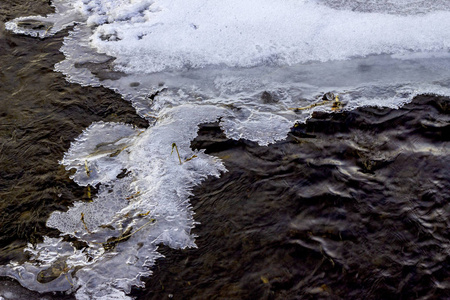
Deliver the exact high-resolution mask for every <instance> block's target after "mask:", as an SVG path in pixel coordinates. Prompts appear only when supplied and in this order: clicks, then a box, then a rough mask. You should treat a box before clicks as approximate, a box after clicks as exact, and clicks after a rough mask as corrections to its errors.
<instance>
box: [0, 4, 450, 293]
mask: <svg viewBox="0 0 450 300" xmlns="http://www.w3.org/2000/svg"><path fill="white" fill-rule="evenodd" d="M54 5H55V7H56V12H55V13H54V14H51V15H49V16H48V17H27V18H19V19H16V20H13V21H11V22H8V23H7V24H6V27H7V28H8V29H10V30H13V31H15V32H17V33H23V34H29V35H32V36H39V37H45V36H48V35H51V34H54V33H55V32H57V31H58V30H61V29H62V28H64V27H67V26H68V25H71V24H74V22H76V25H75V26H74V27H73V29H72V30H71V31H70V32H69V35H68V36H67V37H66V38H65V40H64V45H63V47H62V49H61V51H62V52H63V53H64V55H65V60H63V61H61V62H60V63H58V64H57V65H56V66H55V69H56V70H57V71H60V72H62V73H64V74H65V75H66V78H67V80H69V81H71V82H77V83H79V84H82V85H92V86H100V85H103V86H105V87H108V88H110V89H112V90H114V91H116V92H118V93H120V94H121V95H122V96H123V97H124V98H125V99H127V100H129V101H131V103H132V104H133V106H134V107H135V108H136V111H137V112H138V113H139V114H140V115H141V116H143V117H145V118H146V119H147V120H148V121H149V123H150V124H151V126H150V127H149V128H148V129H146V130H139V129H135V128H133V127H131V126H129V125H125V124H116V123H104V122H99V123H94V124H92V125H91V126H90V127H89V128H87V129H86V130H85V131H84V132H83V133H82V134H81V135H80V136H79V137H78V138H77V139H76V140H75V141H74V142H73V143H72V145H71V148H70V149H69V151H68V152H67V153H66V155H65V156H64V158H63V159H62V161H61V163H62V164H63V165H64V166H65V167H66V168H67V169H68V170H72V172H73V177H72V178H73V180H74V181H76V182H77V183H78V184H80V185H82V186H87V185H98V187H99V190H98V194H97V196H96V197H95V198H94V199H92V201H91V202H81V201H80V202H77V203H75V204H74V205H73V206H72V207H69V208H68V210H67V211H66V212H60V211H57V212H54V213H53V214H52V215H51V216H50V218H49V220H48V222H47V226H49V227H52V228H56V229H58V230H59V231H60V232H61V236H62V237H64V238H65V237H69V236H70V237H72V238H75V239H77V240H78V241H79V242H82V244H81V245H85V246H82V248H81V249H80V248H75V247H74V245H72V244H71V243H70V242H68V241H66V240H63V239H51V238H47V237H46V238H45V239H44V242H43V243H41V244H38V245H34V246H32V245H29V247H28V248H27V249H26V251H28V252H29V253H30V254H31V256H32V259H31V260H30V261H29V262H26V263H23V264H19V263H16V262H11V263H10V264H9V265H7V266H2V267H0V275H6V276H11V277H14V278H16V279H17V280H18V281H19V282H21V284H22V285H24V286H25V287H27V288H29V289H33V290H37V291H41V292H42V291H69V292H71V291H76V297H77V298H78V299H127V296H126V294H127V293H128V292H129V291H130V288H131V286H133V285H136V286H141V285H142V282H141V280H140V277H141V276H148V275H150V274H151V270H150V267H151V266H152V265H153V264H154V261H155V260H156V259H157V258H159V257H161V255H160V254H158V252H157V247H158V245H159V244H161V243H162V244H165V245H168V246H170V247H173V248H185V247H195V243H194V236H192V234H191V228H192V227H193V226H194V224H195V222H194V219H193V212H192V210H191V207H190V204H189V201H188V199H189V195H190V193H191V190H192V187H193V186H195V185H197V184H199V183H200V182H201V181H202V180H203V179H204V178H206V177H207V176H219V175H220V172H223V171H225V168H224V166H223V165H222V163H221V162H220V161H219V160H217V159H215V158H214V157H211V156H208V155H206V154H204V153H203V152H201V151H200V152H198V151H192V150H191V149H190V141H191V140H192V139H193V138H195V136H196V132H197V126H198V124H200V123H204V122H213V121H217V120H220V126H221V128H222V129H223V130H224V132H225V134H226V135H227V136H228V137H229V138H232V139H240V138H243V139H248V140H252V141H255V142H258V143H259V144H261V145H267V144H270V143H274V142H276V141H277V140H281V139H283V138H285V137H286V135H287V133H288V131H289V128H290V127H291V126H292V125H293V124H294V123H295V122H304V121H305V120H307V118H309V117H310V115H311V114H312V112H314V111H327V112H330V105H325V106H316V107H314V108H311V109H306V110H295V108H299V107H305V106H308V105H310V104H312V103H315V102H319V101H321V98H322V95H323V94H324V93H326V92H330V91H331V92H334V93H336V94H339V96H340V98H341V100H343V101H345V103H346V106H345V108H344V109H347V110H350V109H354V108H357V107H360V106H366V105H370V106H384V107H392V108H396V107H399V106H401V105H402V104H403V103H405V102H408V101H410V100H411V98H412V97H413V96H415V95H417V94H420V93H437V94H443V95H448V96H450V71H449V70H450V52H449V50H450V31H449V30H448V28H450V5H449V4H448V1H446V0H435V1H425V0H411V1H409V0H408V1H407V0H367V1H359V0H356V1H350V0H283V1H281V0H280V1H273V0H270V1H269V0H257V1H256V0H247V1H240V0H229V1H218V0H188V1H186V0H154V1H150V0H141V1H137V0H69V1H61V0H58V1H55V2H54ZM174 143H175V144H176V145H177V149H178V152H179V154H180V160H181V161H182V164H180V162H179V158H178V155H177V152H176V151H175V150H176V149H175V148H174V147H173V144H174ZM172 151H173V153H172V154H171V152H172ZM153 220H154V221H153ZM130 234H132V235H130ZM108 239H109V240H108ZM111 239H112V240H111ZM107 241H109V243H107V244H104V243H105V242H107ZM83 243H84V244H83ZM102 243H103V244H102ZM78 245H80V244H78ZM78 247H80V246H78ZM75 269H77V272H76V273H75V272H74V270H75ZM48 270H53V272H56V273H57V274H53V275H54V277H55V275H57V276H56V277H55V279H53V280H50V281H49V282H47V283H42V280H40V281H39V278H40V277H39V276H41V277H42V276H44V277H45V276H47V275H46V274H47V273H48V272H49V271H48ZM39 274H40V275H39ZM43 274H44V275H43ZM69 281H70V283H69ZM72 285H73V286H72Z"/></svg>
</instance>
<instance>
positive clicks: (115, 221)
mask: <svg viewBox="0 0 450 300" xmlns="http://www.w3.org/2000/svg"><path fill="white" fill-rule="evenodd" d="M224 113H225V111H224V110H223V109H218V108H216V107H211V106H203V107H197V106H190V105H186V106H184V107H177V108H173V109H165V110H164V111H163V112H162V113H161V118H160V120H159V121H158V123H157V124H155V126H153V127H151V128H150V129H148V130H146V131H145V132H140V133H141V134H139V135H137V134H136V133H135V132H131V134H130V135H129V136H128V137H126V138H125V137H124V133H130V130H132V128H130V127H129V126H127V125H122V124H111V123H103V122H100V123H94V124H92V125H91V126H90V127H89V128H88V129H86V130H85V132H84V133H83V134H82V136H80V138H79V139H78V140H77V141H75V142H74V143H73V144H72V146H71V149H70V150H69V152H68V154H67V155H66V157H65V158H64V161H63V162H64V163H65V164H66V166H67V168H68V169H71V168H75V169H76V173H75V175H74V180H75V181H77V182H79V183H83V184H88V183H91V182H100V183H102V186H101V187H100V190H99V193H98V196H97V197H96V198H95V199H94V200H93V201H92V202H78V203H75V205H74V206H73V207H71V208H69V210H68V211H67V212H54V213H53V214H52V215H51V217H50V218H49V220H48V223H47V225H48V226H49V227H54V228H57V229H59V230H60V231H61V232H62V235H68V236H72V237H76V238H77V239H78V240H79V241H82V242H85V243H86V244H87V247H85V248H83V249H76V248H75V247H73V246H72V245H71V243H69V242H64V241H63V240H62V238H61V239H52V238H47V237H46V238H45V239H44V242H43V243H41V244H38V245H36V246H32V245H29V247H28V248H27V249H26V251H28V252H30V253H31V254H32V260H31V261H34V263H31V262H30V263H28V262H27V263H25V264H24V265H18V264H15V263H11V264H9V265H8V266H3V267H1V269H0V275H2V276H11V277H14V278H15V279H17V280H18V281H19V282H20V283H21V284H22V285H24V286H25V287H27V288H29V289H33V290H36V291H39V292H47V291H75V290H76V291H77V298H78V299H102V297H106V298H108V299H111V298H110V297H112V295H116V296H115V297H118V296H117V295H121V296H120V297H119V298H117V299H126V297H125V294H124V293H123V291H125V293H128V292H130V289H131V286H133V285H135V286H142V284H143V283H142V282H141V280H140V277H141V276H149V275H151V271H150V267H151V266H152V265H153V264H154V262H155V260H156V259H157V258H159V257H161V255H160V254H158V253H157V251H156V250H157V247H158V245H159V244H164V245H167V246H170V247H172V248H176V249H183V248H186V247H195V243H194V236H192V235H191V233H190V231H191V229H192V227H193V226H194V224H195V222H194V220H193V217H192V215H193V212H192V209H191V207H190V205H189V202H188V197H189V195H190V191H191V190H192V188H193V187H194V186H195V185H198V184H200V183H201V182H202V181H203V180H204V179H205V178H206V177H208V176H219V175H220V172H225V171H226V169H225V167H224V166H223V164H222V163H221V162H220V160H218V159H216V158H214V157H211V156H209V155H206V154H204V153H203V152H201V151H193V150H191V149H190V147H189V146H190V141H191V140H192V139H194V138H195V136H196V132H197V125H198V124H200V123H204V122H214V121H216V120H217V118H218V117H219V116H220V115H222V114H224ZM187 116H189V119H190V121H189V122H186V121H185V120H186V117H187ZM111 126H113V128H115V130H114V131H112V133H113V134H114V137H111V139H110V140H109V141H108V140H107V139H106V140H105V139H103V140H104V141H105V142H103V144H102V147H103V148H102V149H100V150H101V153H99V152H98V150H99V149H96V151H97V152H95V151H94V153H92V151H91V150H93V148H95V146H94V147H92V146H93V145H98V142H99V140H98V133H101V132H103V133H104V132H105V131H102V129H106V132H111V131H110V129H111ZM118 132H119V133H118ZM125 143H126V145H127V147H126V149H124V147H122V145H124V144H125ZM173 143H175V144H176V146H177V152H178V153H179V155H180V159H181V161H182V163H181V164H180V162H179V159H178V157H177V154H176V153H172V154H171V145H172V144H173ZM83 145H84V146H83ZM117 145H121V146H120V147H121V148H120V149H123V150H122V151H121V153H119V154H118V155H114V154H115V152H116V151H117V148H116V147H114V146H117ZM109 146H111V147H109ZM174 152H175V151H174ZM122 153H123V154H122ZM90 154H94V155H90ZM111 155H113V157H111ZM108 157H109V158H113V159H112V160H108V159H107V158H108ZM79 161H86V162H87V166H85V165H84V164H80V163H78V162H79ZM94 165H95V167H94ZM117 165H120V168H123V169H126V170H127V171H128V173H127V174H128V175H127V176H126V177H124V178H121V179H119V178H116V175H117V168H116V166H117ZM94 168H95V169H96V172H97V173H96V174H97V175H99V174H103V175H105V174H106V175H105V176H103V177H98V176H95V175H93V177H92V178H91V177H90V176H89V173H90V171H87V170H93V169H94ZM109 173H111V174H109ZM99 178H101V179H99ZM153 220H154V221H153ZM123 232H130V233H133V234H132V235H131V236H129V237H127V238H126V239H123V240H120V241H119V242H117V243H116V245H115V247H113V249H111V250H108V249H107V247H105V244H104V243H106V242H107V241H108V238H110V237H112V236H113V237H116V238H119V236H120V235H121V233H123ZM56 263H58V265H59V266H60V267H59V268H60V275H59V276H57V279H55V280H52V281H50V282H48V283H45V284H43V283H40V282H39V281H38V280H37V279H38V278H39V274H44V273H45V271H46V270H47V269H57V268H58V267H56V266H55V264H56ZM61 266H62V267H61ZM76 268H81V269H79V270H77V271H76V274H75V275H73V272H74V270H75V269H76ZM111 270H114V271H113V272H111ZM72 275H73V276H72ZM72 285H73V286H72ZM106 298H105V299H106Z"/></svg>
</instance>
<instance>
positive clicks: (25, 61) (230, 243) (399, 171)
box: [0, 0, 450, 299]
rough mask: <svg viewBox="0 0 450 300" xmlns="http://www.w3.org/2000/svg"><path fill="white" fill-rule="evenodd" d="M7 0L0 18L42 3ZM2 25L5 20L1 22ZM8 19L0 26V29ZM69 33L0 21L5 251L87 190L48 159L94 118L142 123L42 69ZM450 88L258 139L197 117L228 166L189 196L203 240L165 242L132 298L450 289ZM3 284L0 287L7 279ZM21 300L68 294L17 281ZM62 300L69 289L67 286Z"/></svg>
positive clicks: (432, 294) (381, 295)
mask: <svg viewBox="0 0 450 300" xmlns="http://www.w3.org/2000/svg"><path fill="white" fill-rule="evenodd" d="M49 11H50V10H49V7H48V4H47V2H46V1H30V0H23V1H4V0H2V3H1V6H0V16H1V18H2V19H1V21H2V22H5V21H6V20H9V19H11V18H14V17H17V16H19V15H32V14H37V13H41V14H42V13H46V12H49ZM0 26H3V25H2V23H0ZM1 28H3V27H1ZM63 36H64V33H61V34H59V35H57V36H54V37H51V38H47V39H45V40H38V39H34V38H28V37H24V36H16V35H12V34H10V33H8V32H5V31H4V29H0V168H1V171H0V211H1V217H0V263H1V264H5V263H7V262H9V261H10V260H11V259H14V260H18V259H21V258H22V257H23V254H22V249H23V247H24V245H25V244H26V243H27V242H36V241H39V240H40V239H41V238H42V235H44V234H45V235H53V236H56V235H57V234H58V233H57V232H54V231H50V229H48V228H46V227H45V221H46V219H47V217H48V216H49V215H50V213H51V212H53V211H54V210H57V209H59V210H63V209H64V208H65V207H67V205H70V203H72V202H73V201H75V200H76V199H80V198H87V196H86V191H85V190H84V189H83V188H80V187H78V186H77V185H76V184H74V183H73V182H71V181H70V180H69V179H68V173H67V172H66V171H65V170H64V168H63V167H62V166H60V165H59V164H58V160H60V159H61V158H62V156H63V153H64V152H65V151H66V150H67V149H68V147H69V145H70V142H71V141H73V139H74V138H75V137H76V136H78V134H79V133H80V132H81V131H82V130H83V129H84V128H86V127H87V126H88V125H89V124H91V123H92V122H94V121H99V120H104V121H116V122H117V121H121V122H127V123H132V124H135V125H137V126H146V124H145V122H144V121H143V120H142V119H140V118H138V117H137V116H136V115H135V113H134V110H133V108H132V107H131V106H130V105H129V104H128V103H126V102H124V101H122V100H121V99H120V97H119V96H118V95H116V94H114V93H112V92H111V91H109V90H106V89H101V88H90V87H81V86H79V85H75V84H69V83H67V82H65V80H64V78H63V76H62V75H61V74H58V73H55V72H53V71H52V68H53V65H54V64H55V63H56V62H58V61H60V60H62V59H63V56H62V54H60V53H59V52H58V49H59V48H60V46H61V42H62V38H63ZM449 121H450V99H449V98H445V97H438V96H431V95H426V96H419V97H416V98H415V99H412V102H411V103H410V104H407V105H405V106H404V107H403V108H401V109H399V110H392V109H378V108H361V109H358V110H355V111H352V112H344V113H336V114H318V115H315V116H314V118H313V119H311V120H310V121H308V123H307V124H305V125H303V124H302V125H299V126H296V127H294V128H293V129H292V131H291V133H290V134H289V137H288V139H287V140H285V141H282V142H279V143H277V144H275V145H271V146H269V147H259V146H257V145H256V144H254V143H251V142H248V141H242V140H241V141H231V140H228V139H226V138H225V137H224V135H223V134H222V132H221V131H220V129H219V128H218V127H217V124H205V125H204V126H202V128H201V130H200V131H199V137H198V138H197V139H196V140H195V141H194V142H193V143H192V147H193V148H201V149H206V151H207V153H210V154H212V155H215V156H218V157H220V158H222V159H223V160H224V162H225V165H226V167H227V169H228V170H229V172H227V173H225V174H223V176H222V177H221V178H220V179H209V180H207V181H206V182H205V183H204V184H203V185H202V186H200V187H198V188H196V190H195V191H194V194H195V196H193V197H192V198H191V203H192V205H193V209H194V211H195V213H196V215H195V219H196V221H198V222H200V223H201V224H199V225H198V226H197V227H196V228H195V229H194V233H195V234H197V235H198V238H197V242H196V243H197V245H198V249H187V250H180V251H177V250H173V249H169V248H166V247H162V248H161V252H162V253H163V254H164V255H165V256H166V258H165V259H161V260H159V261H158V262H157V264H156V265H155V266H154V268H153V269H154V274H153V276H152V277H151V278H149V279H148V281H147V286H146V288H145V289H136V290H134V291H133V295H134V296H135V297H137V299H167V298H170V297H172V298H173V299H450V232H449V229H450V221H449V219H450V204H449V199H450V183H449V177H450V158H449V155H448V152H449V147H448V146H449V138H450V132H449V128H450V122H449ZM17 286H18V284H17V283H15V282H13V281H11V280H9V279H2V280H1V281H0V296H3V297H4V298H5V299H12V298H10V297H9V298H8V295H9V294H7V292H8V291H15V292H16V291H18V290H19V289H18V287H17ZM20 293H23V294H22V295H23V296H22V298H23V297H27V298H28V299H39V298H40V297H44V298H45V299H62V298H65V297H63V295H60V294H57V295H53V294H46V295H39V294H36V293H32V292H28V291H21V292H20ZM66 298H71V297H70V296H68V297H66Z"/></svg>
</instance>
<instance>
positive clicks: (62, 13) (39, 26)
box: [5, 0, 83, 38]
mask: <svg viewBox="0 0 450 300" xmlns="http://www.w3.org/2000/svg"><path fill="white" fill-rule="evenodd" d="M52 6H53V7H54V8H55V12H54V13H52V14H49V15H48V16H46V17H43V16H32V17H20V18H17V19H14V20H12V21H9V22H6V23H5V27H6V29H8V30H11V31H14V32H15V33H20V34H26V35H31V36H34V37H40V38H44V37H47V36H50V35H53V34H55V33H57V32H58V31H60V30H62V29H64V28H66V27H68V26H71V25H73V24H74V23H75V22H76V21H81V20H83V16H82V14H80V12H79V11H78V10H77V9H76V1H64V0H54V1H52Z"/></svg>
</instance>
